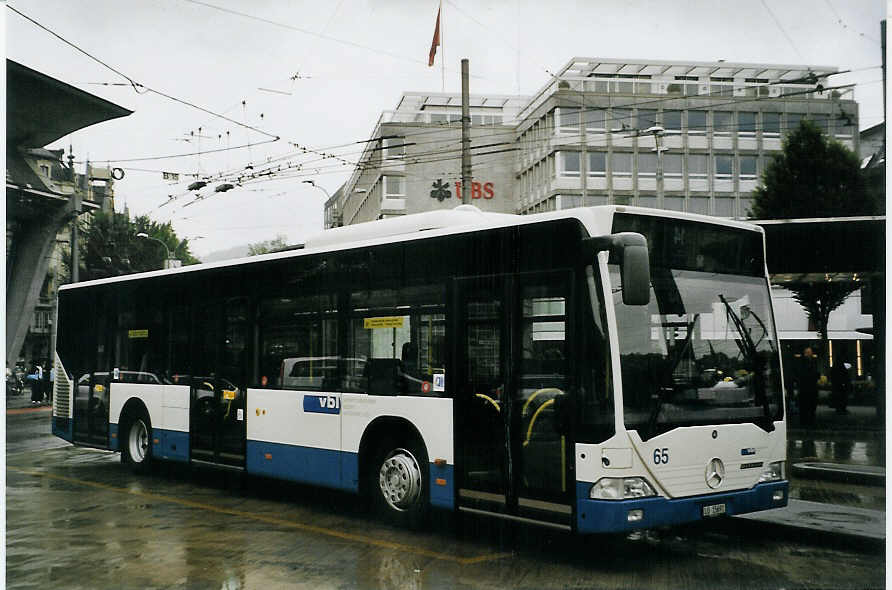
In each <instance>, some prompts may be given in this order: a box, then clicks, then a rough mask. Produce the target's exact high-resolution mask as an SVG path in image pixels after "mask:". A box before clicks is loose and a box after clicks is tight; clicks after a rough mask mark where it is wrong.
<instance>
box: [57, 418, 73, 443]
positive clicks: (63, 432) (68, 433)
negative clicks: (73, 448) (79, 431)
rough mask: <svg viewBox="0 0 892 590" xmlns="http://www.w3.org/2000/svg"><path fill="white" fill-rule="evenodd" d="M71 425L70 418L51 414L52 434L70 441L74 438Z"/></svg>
mask: <svg viewBox="0 0 892 590" xmlns="http://www.w3.org/2000/svg"><path fill="white" fill-rule="evenodd" d="M72 426H73V424H72V423H71V419H70V418H65V417H63V416H53V435H55V436H58V437H59V438H62V439H65V440H67V441H68V442H71V441H72V440H73V439H74V432H73V430H72Z"/></svg>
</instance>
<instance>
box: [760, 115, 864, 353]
mask: <svg viewBox="0 0 892 590" xmlns="http://www.w3.org/2000/svg"><path fill="white" fill-rule="evenodd" d="M753 197H754V199H753V208H752V216H753V217H754V218H756V219H794V218H802V217H850V216H856V215H874V214H875V213H876V212H877V202H876V198H875V196H874V194H873V193H872V191H869V190H868V183H867V182H866V179H865V176H864V174H863V173H862V171H861V169H860V161H859V159H858V156H857V155H856V154H855V153H854V152H853V151H852V150H850V149H848V148H846V147H845V146H844V145H842V144H841V143H839V142H837V141H832V140H828V139H827V137H826V136H825V135H824V134H823V133H822V132H821V130H820V129H819V128H818V127H817V126H816V125H815V124H814V123H812V122H811V121H808V120H803V121H802V122H801V123H800V124H799V127H798V128H797V129H796V130H794V131H793V132H791V133H790V134H789V135H788V136H787V137H786V138H785V139H784V143H783V151H782V152H781V153H780V154H777V155H775V156H774V157H773V158H772V160H771V162H770V163H769V164H768V167H767V168H766V169H765V172H764V173H763V174H762V182H761V184H760V185H759V186H758V187H757V188H756V190H755V192H754V194H753ZM786 287H787V288H788V289H789V290H790V291H791V292H792V293H793V298H794V299H795V300H796V301H797V302H798V303H799V304H800V305H801V306H802V307H803V308H804V309H805V311H806V313H807V314H808V317H809V319H810V320H811V321H812V323H813V324H814V326H815V330H816V331H817V332H818V335H819V336H820V338H821V344H822V349H823V350H824V351H826V350H827V349H828V346H827V322H828V321H829V318H830V312H832V311H833V310H834V309H836V308H837V307H839V306H840V305H842V303H843V302H844V301H845V299H846V297H848V296H849V295H850V294H851V293H852V292H854V291H855V290H857V289H858V288H859V287H860V284H858V283H854V282H852V281H830V280H819V281H803V282H799V283H791V284H789V285H786ZM821 356H822V358H823V359H824V361H823V362H824V363H825V368H826V358H827V356H826V354H823V355H821Z"/></svg>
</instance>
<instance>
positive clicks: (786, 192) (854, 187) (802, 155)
mask: <svg viewBox="0 0 892 590" xmlns="http://www.w3.org/2000/svg"><path fill="white" fill-rule="evenodd" d="M875 213H876V202H875V200H874V198H873V196H872V195H871V194H870V192H869V191H868V190H867V184H866V182H865V179H864V176H863V174H862V172H861V168H860V162H859V160H858V156H857V155H856V154H855V152H853V151H852V150H850V149H848V148H847V147H845V146H844V145H842V144H841V143H839V142H838V141H832V140H828V139H827V137H826V136H825V135H824V134H823V132H821V130H820V129H819V128H818V127H817V126H816V125H815V124H814V123H812V122H811V121H809V120H807V119H804V120H803V121H802V122H801V123H800V124H799V127H798V128H797V129H796V130H794V131H793V132H791V133H790V134H789V135H787V137H786V138H785V139H784V143H783V150H782V151H781V153H779V154H777V155H775V156H774V157H773V158H772V160H771V162H770V163H769V164H768V167H767V168H766V169H765V172H764V173H763V174H762V182H761V184H760V185H759V186H758V187H757V188H756V190H755V192H754V193H753V209H752V216H753V218H755V219H794V218H797V217H850V216H854V215H874V214H875Z"/></svg>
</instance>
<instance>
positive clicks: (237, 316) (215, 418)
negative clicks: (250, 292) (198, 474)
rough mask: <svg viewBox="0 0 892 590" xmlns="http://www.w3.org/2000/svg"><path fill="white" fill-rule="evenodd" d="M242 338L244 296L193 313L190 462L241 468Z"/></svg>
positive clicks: (244, 361) (245, 330)
mask: <svg viewBox="0 0 892 590" xmlns="http://www.w3.org/2000/svg"><path fill="white" fill-rule="evenodd" d="M247 334H248V303H247V299H245V298H241V297H239V298H231V299H227V300H225V301H219V302H214V303H211V304H209V305H206V306H204V308H203V309H202V310H201V311H200V312H199V314H198V323H197V334H196V341H197V350H196V355H195V358H196V359H197V367H196V368H197V370H196V371H195V375H194V376H193V377H192V391H191V400H190V410H189V431H190V441H191V444H190V449H191V458H192V460H193V461H196V462H204V463H214V464H217V465H222V466H229V467H238V468H242V467H244V465H245V437H246V427H245V424H246V421H245V402H246V392H247V388H246V385H247V358H246V357H247V354H246V344H247Z"/></svg>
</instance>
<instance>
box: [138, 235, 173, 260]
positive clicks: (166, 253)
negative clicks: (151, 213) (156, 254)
mask: <svg viewBox="0 0 892 590" xmlns="http://www.w3.org/2000/svg"><path fill="white" fill-rule="evenodd" d="M136 237H137V238H142V239H144V240H153V241H155V242H158V243H159V244H161V245H162V246H164V266H162V268H170V267H171V265H170V262H171V260H170V248H168V247H167V244H165V243H164V242H163V241H161V240H159V239H158V238H153V237H152V236H150V235H149V234H147V233H145V232H139V233H138V234H136Z"/></svg>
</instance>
